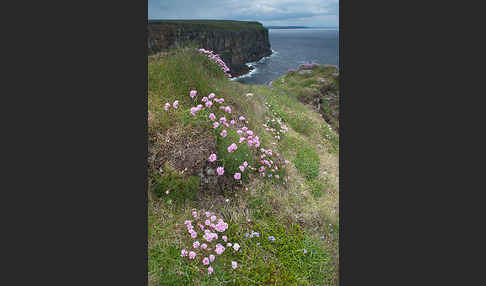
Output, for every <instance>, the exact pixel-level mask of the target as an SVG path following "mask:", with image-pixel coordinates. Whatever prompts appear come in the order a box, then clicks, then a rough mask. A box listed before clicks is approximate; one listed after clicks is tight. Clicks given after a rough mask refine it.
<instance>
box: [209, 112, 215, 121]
mask: <svg viewBox="0 0 486 286" xmlns="http://www.w3.org/2000/svg"><path fill="white" fill-rule="evenodd" d="M209 119H210V120H211V121H214V119H216V115H214V113H211V114H209Z"/></svg>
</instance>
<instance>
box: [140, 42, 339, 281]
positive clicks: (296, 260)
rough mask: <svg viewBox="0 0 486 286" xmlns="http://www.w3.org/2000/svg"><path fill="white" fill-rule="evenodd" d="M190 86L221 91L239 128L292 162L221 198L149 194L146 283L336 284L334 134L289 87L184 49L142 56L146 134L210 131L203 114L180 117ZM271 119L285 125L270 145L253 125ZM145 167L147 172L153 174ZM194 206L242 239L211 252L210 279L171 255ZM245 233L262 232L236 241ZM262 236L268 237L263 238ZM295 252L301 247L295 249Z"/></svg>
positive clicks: (186, 111)
mask: <svg viewBox="0 0 486 286" xmlns="http://www.w3.org/2000/svg"><path fill="white" fill-rule="evenodd" d="M192 89H196V90H197V91H198V94H199V97H201V96H207V95H208V94H209V93H211V92H214V93H215V94H216V96H217V97H220V96H222V97H224V98H225V104H229V105H231V106H232V108H233V114H234V115H236V116H239V115H243V116H245V117H246V118H247V119H248V121H249V124H248V127H249V128H250V129H251V130H253V131H254V132H255V133H256V134H258V135H259V136H260V137H261V139H260V141H261V142H262V146H261V147H263V148H269V147H271V146H273V145H272V144H271V143H272V142H276V143H277V145H276V146H277V148H278V149H279V150H280V152H281V154H282V155H283V157H284V158H285V159H288V160H290V162H291V163H290V164H289V166H288V167H287V170H286V172H287V174H288V181H287V182H286V183H285V184H284V183H277V182H275V181H274V180H268V179H262V178H261V177H251V178H249V180H248V183H247V184H246V186H248V189H249V190H248V191H244V189H241V188H235V189H234V190H232V191H231V192H225V193H224V198H225V199H228V201H227V202H225V201H224V200H223V201H222V203H218V202H217V200H216V196H215V195H214V194H209V193H208V194H201V195H200V196H199V199H198V200H186V201H184V202H181V203H178V204H174V203H172V202H167V200H160V199H155V197H154V196H153V195H152V194H150V198H151V199H150V202H149V255H148V256H149V282H150V285H264V284H266V283H269V284H271V285H337V284H338V279H337V277H338V239H339V238H338V231H339V229H338V224H339V220H338V219H339V213H338V201H339V195H338V189H339V186H338V177H339V173H338V155H337V152H338V147H337V139H336V138H337V136H336V134H335V133H334V131H332V130H330V129H329V126H328V124H327V123H325V122H324V120H323V119H322V117H321V116H320V114H318V113H317V112H315V111H314V110H313V109H312V108H311V107H309V106H307V105H304V104H302V103H301V102H299V101H298V100H297V98H296V96H294V95H293V92H291V91H289V90H288V89H286V88H280V89H277V88H273V89H272V88H269V87H266V86H257V85H256V86H248V85H243V84H239V83H237V82H232V81H229V80H227V79H226V78H225V77H224V76H223V74H222V72H220V71H219V70H218V68H217V67H216V66H215V65H212V64H211V63H210V62H209V61H207V60H206V59H205V58H204V57H202V56H200V55H199V54H198V53H192V52H187V51H186V52H177V53H175V54H172V55H167V56H164V57H159V58H153V59H152V60H151V61H150V63H149V102H148V109H149V137H150V138H149V140H152V141H153V140H155V137H157V136H158V137H161V138H162V139H164V136H166V133H167V132H168V130H171V132H172V131H173V130H176V132H177V130H180V132H181V136H182V134H183V133H182V132H188V130H191V129H201V128H202V129H212V128H211V127H210V123H209V122H207V121H205V120H204V119H203V117H201V118H200V120H194V118H192V117H191V116H190V115H188V114H189V109H190V108H191V107H192V106H194V105H193V103H192V102H191V100H190V97H189V91H190V90H192ZM247 93H253V96H246V94H247ZM176 99H178V100H179V101H180V107H179V109H177V110H175V111H171V112H165V111H164V110H163V105H164V104H165V102H173V101H174V100H176ZM205 115H206V116H207V114H205ZM273 118H282V120H283V121H284V122H285V123H286V124H287V126H288V127H289V132H288V133H286V134H285V135H283V136H282V139H281V140H280V141H279V142H277V141H275V140H274V138H273V136H272V135H271V134H270V133H268V132H267V131H265V128H264V127H263V126H262V124H264V123H265V122H267V120H269V119H273ZM330 137H332V138H333V139H332V140H331V139H329V138H330ZM217 142H218V143H217V144H223V143H222V142H221V140H218V141H217ZM228 160H230V159H228ZM149 174H150V176H154V171H153V170H152V171H151V172H149ZM149 192H150V190H149ZM193 208H197V209H202V208H204V209H205V210H211V211H214V212H216V213H218V214H219V215H221V216H222V217H223V218H224V220H225V221H227V222H228V223H229V224H230V228H229V229H228V230H227V231H226V233H227V235H228V237H231V238H232V241H238V242H239V243H240V244H241V246H242V248H241V250H240V252H239V253H237V254H233V253H231V254H230V255H229V256H225V257H221V259H219V258H218V259H217V261H216V264H215V266H214V268H215V272H214V273H213V275H211V276H208V275H207V273H205V272H203V271H202V270H201V268H198V267H197V266H196V265H195V263H194V262H193V263H191V262H189V261H188V260H187V259H182V258H181V257H180V256H179V255H180V250H181V249H182V248H184V246H187V244H188V243H189V240H188V238H187V234H186V233H184V232H181V231H180V230H181V226H180V225H181V224H182V223H183V222H184V220H186V219H190V212H191V210H192V209H193ZM248 220H249V221H248ZM250 230H255V231H258V232H260V233H261V237H260V238H258V239H257V238H253V239H248V238H244V234H245V233H246V232H248V231H250ZM270 235H273V236H274V237H275V238H276V241H275V242H270V241H269V240H268V236H270ZM257 242H258V243H260V245H257ZM303 249H306V250H307V251H308V253H307V254H303ZM233 260H235V261H238V263H239V267H238V268H237V269H236V270H233V269H231V267H228V266H229V264H230V263H231V261H233Z"/></svg>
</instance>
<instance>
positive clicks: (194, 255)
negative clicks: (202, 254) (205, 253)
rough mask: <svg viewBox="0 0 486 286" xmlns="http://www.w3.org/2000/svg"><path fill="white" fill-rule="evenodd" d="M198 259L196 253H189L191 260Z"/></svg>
mask: <svg viewBox="0 0 486 286" xmlns="http://www.w3.org/2000/svg"><path fill="white" fill-rule="evenodd" d="M194 257H196V253H195V252H194V251H191V252H189V259H194Z"/></svg>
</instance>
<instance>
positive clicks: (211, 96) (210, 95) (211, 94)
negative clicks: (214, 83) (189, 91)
mask: <svg viewBox="0 0 486 286" xmlns="http://www.w3.org/2000/svg"><path fill="white" fill-rule="evenodd" d="M215 96H216V95H215V94H214V93H210V94H209V96H208V97H209V99H212V98H214V97H215Z"/></svg>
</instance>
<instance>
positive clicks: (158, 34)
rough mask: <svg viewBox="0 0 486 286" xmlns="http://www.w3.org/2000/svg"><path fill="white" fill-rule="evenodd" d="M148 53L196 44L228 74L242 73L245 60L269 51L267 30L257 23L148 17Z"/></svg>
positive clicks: (254, 59)
mask: <svg viewBox="0 0 486 286" xmlns="http://www.w3.org/2000/svg"><path fill="white" fill-rule="evenodd" d="M147 41H148V43H147V45H148V51H149V54H154V53H157V52H161V51H167V50H169V49H172V48H180V47H187V46H191V45H193V46H196V47H198V48H204V49H207V50H212V51H214V52H215V53H217V54H219V55H220V57H221V58H222V59H223V60H224V61H225V63H226V64H227V65H228V67H229V68H230V73H231V75H232V76H239V75H242V74H246V73H248V72H249V71H250V68H249V67H248V66H247V65H246V63H248V62H255V61H258V60H260V59H261V58H263V57H266V56H269V55H271V54H272V50H271V49H270V41H269V38H268V29H266V28H264V27H263V25H262V24H261V23H259V22H245V21H213V20H149V21H148V25H147Z"/></svg>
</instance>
